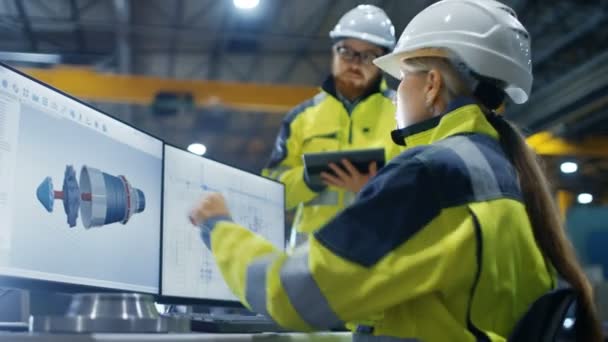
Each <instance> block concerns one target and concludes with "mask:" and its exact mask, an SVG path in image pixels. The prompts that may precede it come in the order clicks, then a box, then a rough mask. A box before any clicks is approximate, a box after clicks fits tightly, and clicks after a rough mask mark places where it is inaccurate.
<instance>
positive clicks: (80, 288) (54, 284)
mask: <svg viewBox="0 0 608 342" xmlns="http://www.w3.org/2000/svg"><path fill="white" fill-rule="evenodd" d="M0 67H4V68H6V69H7V70H9V71H12V72H14V73H16V74H17V75H19V76H22V77H25V78H26V79H28V80H30V81H33V82H35V83H38V84H39V85H41V86H43V87H46V88H48V89H50V90H52V91H54V92H56V93H58V94H60V95H62V96H65V97H66V98H68V99H70V100H73V101H76V102H77V103H80V104H82V105H84V106H86V107H88V108H90V109H92V110H94V111H96V112H98V113H100V114H102V115H105V116H107V117H109V118H110V119H113V120H116V121H118V122H120V123H122V124H125V125H127V126H129V127H131V128H133V129H135V130H137V131H139V132H141V133H143V134H146V135H148V136H149V137H151V138H153V139H156V140H158V141H159V142H160V143H161V148H162V153H161V164H162V166H161V184H160V186H161V189H160V190H161V191H160V196H161V198H160V206H161V213H160V217H159V219H160V221H159V222H160V226H159V236H160V238H162V235H161V234H162V230H163V229H162V224H163V222H162V220H163V217H162V207H163V198H164V194H163V189H164V184H163V182H164V178H165V176H164V164H165V163H164V159H165V156H164V152H165V148H164V144H165V141H164V140H163V139H161V138H160V137H158V136H156V135H154V134H151V133H149V132H147V131H145V130H142V129H140V128H137V127H135V126H133V125H132V124H130V123H128V122H126V121H124V120H122V119H120V118H117V117H116V116H114V115H111V114H109V113H107V112H105V111H103V110H101V109H99V108H96V107H94V106H93V105H91V104H89V103H86V102H85V101H83V100H80V99H78V98H76V97H74V96H72V95H70V94H68V93H66V92H64V91H61V90H59V89H57V88H55V87H53V86H52V85H50V84H47V83H45V82H42V81H40V80H38V79H35V78H33V77H32V76H30V75H28V74H26V73H24V72H22V71H20V70H18V69H16V68H14V67H12V66H9V65H7V64H6V63H4V62H2V61H0ZM160 245H161V246H160V249H161V251H159V252H162V240H161V242H160ZM161 262H162V259H161V255H160V253H159V254H158V265H159V268H160V264H161ZM0 284H1V285H2V286H3V287H4V286H6V287H12V288H19V289H24V290H34V291H36V290H40V291H48V292H59V293H83V292H128V293H142V294H147V295H153V296H154V297H155V298H158V296H159V294H160V283H159V284H158V287H157V288H158V290H157V291H156V292H144V291H134V290H132V289H125V288H122V289H121V288H114V287H105V286H93V285H84V284H77V283H70V282H61V281H54V280H47V279H35V278H29V277H21V276H14V275H3V274H0Z"/></svg>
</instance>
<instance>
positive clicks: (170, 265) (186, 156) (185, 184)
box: [161, 146, 285, 301]
mask: <svg viewBox="0 0 608 342" xmlns="http://www.w3.org/2000/svg"><path fill="white" fill-rule="evenodd" d="M164 179H165V181H164V200H163V201H164V204H163V207H164V208H163V209H164V214H163V239H162V240H163V241H162V248H163V253H162V271H161V274H162V280H161V292H162V293H161V294H162V295H163V296H167V297H177V298H183V299H186V300H187V299H196V300H216V301H236V297H235V296H234V295H233V294H232V293H231V291H230V290H229V289H228V286H227V285H226V283H225V282H224V280H223V279H222V275H221V274H220V272H219V270H218V268H217V266H216V264H215V261H214V260H213V256H212V254H211V253H210V251H209V250H208V249H207V247H205V245H204V244H203V242H202V240H201V237H200V230H199V229H198V228H196V227H194V226H193V225H192V224H191V223H190V221H189V220H188V214H189V212H190V210H191V209H192V208H193V207H194V205H195V204H196V203H197V202H198V201H199V200H200V199H201V198H202V197H203V196H204V195H205V194H208V193H211V192H220V193H222V194H223V195H224V196H225V198H226V201H227V204H228V207H229V208H230V211H231V215H232V218H233V219H234V221H236V222H237V223H239V224H241V225H243V226H244V227H246V228H248V229H250V230H252V231H254V232H256V233H258V234H260V235H261V236H263V237H265V238H266V239H267V240H269V241H270V242H272V243H273V244H274V245H275V246H276V247H277V248H279V249H283V248H284V244H285V230H284V225H285V189H284V186H283V184H281V183H278V182H275V181H272V180H269V179H266V178H263V177H261V176H258V175H255V174H251V173H247V172H245V171H241V170H239V169H236V168H233V167H230V166H227V165H224V164H221V163H218V162H215V161H212V160H209V159H205V158H201V157H199V156H196V155H194V154H191V153H189V152H186V151H183V150H180V149H177V148H175V147H171V146H165V172H164Z"/></svg>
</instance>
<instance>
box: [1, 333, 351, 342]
mask: <svg viewBox="0 0 608 342" xmlns="http://www.w3.org/2000/svg"><path fill="white" fill-rule="evenodd" d="M351 340H352V335H351V334H350V333H313V334H300V333H285V334H277V333H265V334H201V333H190V334H90V335H77V334H30V333H0V341H11V342H148V341H153V342H156V341H160V342H165V341H175V342H182V341H184V342H198V341H204V342H206V341H222V342H246V341H255V342H305V341H314V342H317V341H318V342H343V341H349V342H350V341H351Z"/></svg>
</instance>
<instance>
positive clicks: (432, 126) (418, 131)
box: [391, 97, 498, 147]
mask: <svg viewBox="0 0 608 342" xmlns="http://www.w3.org/2000/svg"><path fill="white" fill-rule="evenodd" d="M467 133H481V134H486V135H489V136H491V137H493V138H495V139H498V132H496V130H495V129H494V127H492V125H491V124H490V123H489V122H488V120H487V119H486V117H485V114H484V113H483V112H482V110H481V108H480V107H479V106H478V105H477V104H475V102H474V101H473V100H472V99H470V98H465V97H462V98H457V99H455V100H453V101H451V102H450V103H449V104H448V108H447V109H446V111H445V113H444V114H442V115H440V116H437V117H434V118H431V119H428V120H425V121H422V122H420V123H417V124H414V125H411V126H408V127H406V128H402V129H397V130H394V131H393V132H391V137H392V138H393V141H394V142H395V144H397V145H401V146H408V147H414V146H420V145H428V144H432V143H434V142H436V141H439V140H443V139H445V138H447V137H450V136H452V135H457V134H467Z"/></svg>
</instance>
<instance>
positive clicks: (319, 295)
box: [211, 159, 474, 331]
mask: <svg viewBox="0 0 608 342" xmlns="http://www.w3.org/2000/svg"><path fill="white" fill-rule="evenodd" d="M432 185H433V183H432V180H431V175H430V173H429V172H428V170H427V169H426V167H425V166H424V165H423V164H422V163H421V162H418V161H417V160H415V159H414V160H411V161H408V162H405V163H404V162H402V161H399V160H396V161H395V162H394V163H391V164H389V165H388V166H387V167H386V168H383V169H382V170H381V171H380V173H379V174H378V175H377V177H375V178H374V180H373V181H372V182H370V183H369V184H368V185H367V186H366V187H365V188H364V190H363V191H362V192H361V193H360V195H359V197H358V198H357V201H356V202H355V203H354V204H353V205H352V206H350V207H348V208H347V209H345V210H344V211H343V212H342V213H341V214H340V215H338V216H336V217H335V218H334V219H333V220H332V221H331V222H330V223H328V224H327V225H326V226H325V227H324V228H322V229H321V230H320V231H318V232H317V233H315V234H314V236H312V237H311V239H310V241H309V244H307V245H304V246H302V247H301V248H299V249H297V250H296V251H295V252H294V253H293V254H291V255H286V254H285V253H283V252H281V251H280V250H279V249H277V248H276V247H274V246H273V245H271V244H270V243H269V242H267V241H265V240H264V239H263V238H261V237H259V236H257V235H255V234H253V233H252V232H250V231H249V230H247V229H245V228H243V227H240V226H239V225H237V224H235V223H233V222H230V221H219V222H217V223H216V224H215V225H214V227H213V229H212V232H211V247H212V251H213V254H214V256H215V258H216V261H217V264H218V266H219V268H220V270H221V272H222V274H223V276H224V277H225V280H226V282H227V284H228V285H229V287H230V288H231V289H232V291H234V293H235V294H236V295H237V297H238V298H239V299H240V300H241V301H242V302H243V303H244V304H245V305H246V306H248V307H249V308H250V309H252V310H253V311H256V312H259V313H263V314H266V315H268V316H270V317H272V318H273V319H274V320H275V321H276V322H277V323H278V324H280V325H282V326H285V327H289V328H291V329H297V330H304V331H308V330H315V329H327V328H332V327H336V326H339V325H341V324H342V322H346V321H355V320H363V319H366V318H368V317H369V315H370V314H374V313H377V312H381V311H382V310H385V309H387V308H390V307H392V306H394V305H396V304H398V303H402V302H404V301H406V300H408V299H409V298H412V297H416V296H420V295H423V294H424V293H425V292H426V293H430V292H432V291H433V290H434V288H435V286H436V285H437V284H438V283H442V281H443V279H442V277H443V276H444V275H445V274H448V273H454V272H453V271H449V270H450V269H451V268H454V267H455V265H454V264H453V263H455V262H456V260H458V262H459V263H462V262H463V260H468V259H467V258H474V255H473V253H474V248H471V245H470V243H472V242H471V241H472V240H471V239H472V238H473V233H472V229H470V225H469V226H468V227H469V229H464V228H462V227H463V226H465V225H464V224H460V225H458V222H463V221H466V220H468V219H470V218H469V217H468V216H467V215H466V210H464V211H458V210H457V211H455V212H453V213H452V214H451V216H450V217H449V218H447V219H446V218H442V217H441V216H440V212H441V210H440V208H439V201H438V200H437V198H436V196H435V191H433V188H432ZM469 231H470V232H469ZM473 260H474V259H473ZM452 281H455V280H454V279H452Z"/></svg>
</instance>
